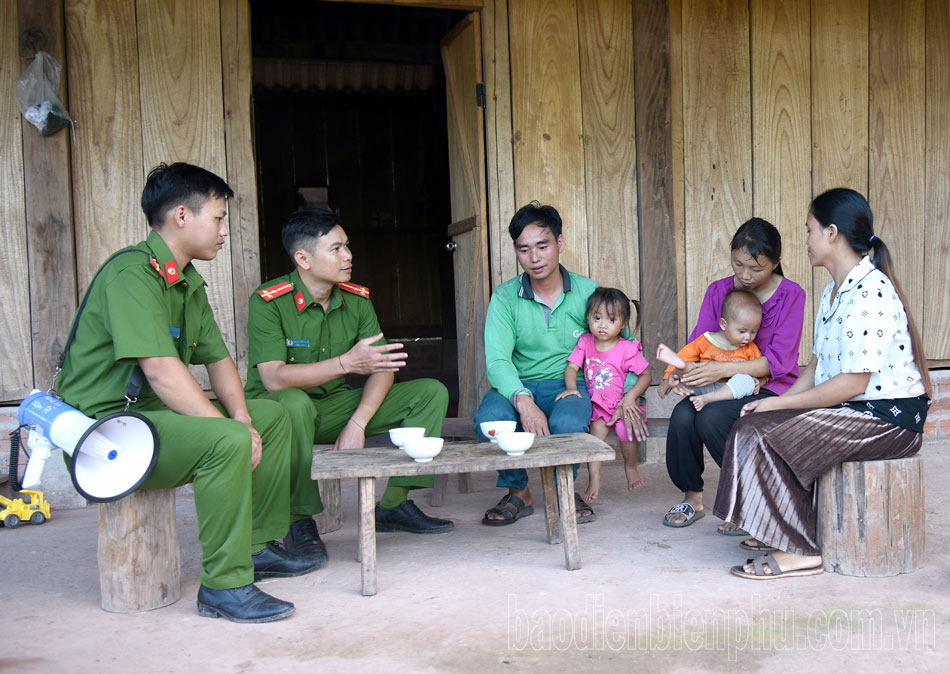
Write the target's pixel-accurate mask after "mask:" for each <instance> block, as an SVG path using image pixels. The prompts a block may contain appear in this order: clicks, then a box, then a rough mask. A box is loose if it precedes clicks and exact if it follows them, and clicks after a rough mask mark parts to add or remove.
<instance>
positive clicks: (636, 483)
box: [623, 463, 643, 491]
mask: <svg viewBox="0 0 950 674" xmlns="http://www.w3.org/2000/svg"><path fill="white" fill-rule="evenodd" d="M623 470H624V472H625V473H626V474H627V491H633V490H634V489H639V488H640V487H642V486H643V478H641V477H640V471H639V470H637V467H636V466H631V465H629V464H626V463H625V464H624V465H623Z"/></svg>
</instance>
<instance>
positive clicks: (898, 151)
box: [867, 0, 926, 316]
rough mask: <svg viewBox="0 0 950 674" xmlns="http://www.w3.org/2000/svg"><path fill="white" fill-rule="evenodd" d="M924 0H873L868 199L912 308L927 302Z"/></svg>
mask: <svg viewBox="0 0 950 674" xmlns="http://www.w3.org/2000/svg"><path fill="white" fill-rule="evenodd" d="M924 16H925V12H924V0H904V1H903V2H890V1H889V0H871V2H870V37H869V42H870V47H871V48H870V51H869V63H868V66H869V68H868V74H869V98H870V106H869V107H870V109H869V112H868V117H869V133H868V140H869V147H868V150H869V152H868V156H869V165H868V181H869V183H868V195H867V196H868V201H869V202H870V204H871V209H872V210H873V211H874V232H875V234H876V235H878V236H880V237H881V240H883V241H884V242H885V243H886V244H887V247H888V249H889V250H890V252H891V255H892V257H893V258H894V268H895V272H896V274H897V277H898V279H899V280H900V283H901V286H902V287H903V289H904V297H905V298H906V301H907V303H908V304H909V306H908V309H909V310H910V312H911V313H912V314H913V315H914V316H922V315H923V313H922V312H923V301H924V291H923V285H924V247H923V246H922V245H921V244H922V243H923V241H924V223H923V220H924V208H925V204H924V187H925V168H924V159H925V152H924V147H925V145H924V142H925V141H924V133H925V130H926V116H925V113H924V103H925V87H924V63H925V59H924V35H925V33H924V29H925V24H924Z"/></svg>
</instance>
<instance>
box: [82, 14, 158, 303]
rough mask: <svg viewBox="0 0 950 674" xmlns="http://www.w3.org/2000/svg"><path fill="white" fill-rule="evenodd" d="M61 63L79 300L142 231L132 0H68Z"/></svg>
mask: <svg viewBox="0 0 950 674" xmlns="http://www.w3.org/2000/svg"><path fill="white" fill-rule="evenodd" d="M66 62H67V70H68V72H69V94H70V98H69V100H70V110H69V112H70V113H71V114H72V116H73V117H74V118H75V119H76V120H77V124H76V140H75V142H74V143H73V153H72V174H73V218H74V227H75V236H76V277H77V283H78V286H79V287H78V292H79V294H80V296H81V295H82V294H83V293H84V292H85V291H86V287H87V285H88V284H89V281H90V280H91V279H92V276H93V274H95V273H96V269H98V267H99V265H100V264H102V263H103V262H104V261H105V259H106V258H107V257H108V256H109V254H110V253H112V252H113V251H115V250H117V249H119V248H122V247H123V246H128V245H130V244H133V243H135V242H137V241H141V240H142V238H143V236H144V235H145V233H146V223H145V218H144V217H143V216H142V209H141V206H140V203H139V202H140V198H141V195H142V187H143V186H144V185H145V175H144V172H143V170H142V118H141V110H142V101H141V96H140V93H139V61H138V44H137V41H136V30H135V2H134V0H66Z"/></svg>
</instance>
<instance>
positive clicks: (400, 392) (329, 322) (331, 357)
mask: <svg viewBox="0 0 950 674" xmlns="http://www.w3.org/2000/svg"><path fill="white" fill-rule="evenodd" d="M281 239H282V242H283V245H284V248H285V250H286V251H287V254H288V255H290V257H291V259H292V260H293V263H294V266H295V270H294V271H293V272H291V273H290V274H288V275H287V276H283V277H280V278H277V279H274V280H272V281H269V282H267V283H265V284H263V285H262V286H261V287H260V288H258V290H257V292H256V293H253V294H252V295H251V298H250V301H249V306H248V325H247V331H248V373H247V385H246V387H245V392H246V393H247V397H248V398H249V399H251V398H262V397H263V398H269V399H271V400H276V401H278V402H280V403H281V404H282V405H283V406H284V407H285V408H286V409H287V411H288V412H289V413H290V418H291V421H292V424H293V449H292V452H291V454H292V456H291V463H292V467H291V476H292V477H291V493H290V501H291V520H292V523H291V526H290V533H289V534H288V535H287V537H286V538H285V539H284V542H285V544H286V545H287V547H288V548H289V549H290V550H291V551H296V552H298V553H302V554H303V553H306V552H307V551H319V552H320V553H322V554H325V550H326V548H325V546H324V545H323V543H322V541H320V537H319V534H318V533H317V527H316V523H315V522H314V520H313V518H312V515H314V514H316V513H319V512H321V511H322V510H323V505H322V503H321V501H320V494H319V491H318V489H317V483H316V482H315V481H313V480H311V479H310V464H311V462H312V458H313V451H312V449H313V443H314V442H317V443H334V446H335V448H336V449H341V450H346V449H353V448H357V447H362V446H363V445H364V443H365V440H366V437H367V436H370V435H375V434H378V433H384V432H386V431H387V430H389V429H390V428H393V427H395V426H400V425H402V426H423V427H425V429H426V435H428V436H435V437H438V436H439V434H440V433H441V431H442V422H443V421H444V419H445V412H446V409H447V408H448V399H449V397H448V391H447V390H446V388H445V386H444V385H443V384H442V383H440V382H438V381H436V380H434V379H416V380H412V381H407V382H400V383H397V384H394V383H393V382H394V373H395V372H397V371H398V370H399V368H401V367H402V366H403V365H405V363H406V354H405V353H403V352H400V351H399V350H400V349H401V348H402V344H387V343H386V341H385V339H383V334H382V330H380V327H379V321H378V320H377V318H376V311H375V310H374V309H373V305H372V302H371V301H370V299H369V290H368V289H366V288H364V287H363V286H358V285H356V284H353V283H350V282H349V281H350V275H351V273H352V269H353V254H352V253H351V252H350V247H349V240H348V239H347V236H346V232H345V231H344V230H343V228H342V227H341V226H340V224H339V218H338V216H337V214H336V213H335V212H333V211H327V210H321V211H318V210H303V211H298V212H296V213H294V214H292V215H291V216H290V217H289V218H288V220H287V222H286V223H285V224H284V227H283V230H282V232H281ZM353 373H355V374H361V375H369V378H368V379H367V381H366V385H365V387H364V388H362V389H353V388H350V387H349V386H348V385H347V384H346V383H345V382H344V376H345V375H346V374H353ZM432 483H433V478H432V476H431V475H428V476H411V477H394V478H390V480H389V483H388V485H387V488H386V491H385V492H384V493H383V495H382V498H381V499H380V501H379V503H378V504H377V506H376V530H377V531H408V532H412V533H443V532H446V531H450V530H451V529H452V528H453V526H454V525H453V523H452V522H451V521H450V520H441V519H436V518H433V517H429V516H427V515H426V514H425V513H423V512H422V511H421V510H420V509H419V508H418V507H417V506H416V505H415V504H414V503H413V501H411V500H407V495H408V492H409V490H410V489H419V488H423V487H431V486H432Z"/></svg>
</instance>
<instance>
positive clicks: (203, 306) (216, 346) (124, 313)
mask: <svg viewBox="0 0 950 674" xmlns="http://www.w3.org/2000/svg"><path fill="white" fill-rule="evenodd" d="M123 250H125V251H143V252H142V253H139V252H128V253H126V252H123V253H122V254H120V255H118V256H117V257H115V258H113V259H112V260H109V261H107V262H106V263H105V264H104V265H103V267H102V268H101V270H100V272H99V274H98V277H97V278H96V279H95V280H94V281H93V283H92V286H91V288H90V292H89V293H88V296H87V299H86V305H85V308H84V309H83V310H82V314H81V315H79V314H78V313H77V317H76V318H74V319H73V321H74V322H75V321H76V320H77V318H78V320H79V323H78V325H77V326H76V336H75V337H74V338H73V342H72V344H71V346H70V348H69V353H68V354H67V357H66V362H65V363H64V364H63V370H62V372H61V373H60V376H59V382H58V387H57V389H58V392H59V394H60V395H61V396H62V397H63V400H65V401H66V402H67V403H69V404H70V405H72V406H73V407H76V408H78V409H79V410H81V411H82V412H83V413H84V414H86V415H88V416H93V417H101V416H104V415H106V414H111V413H112V412H117V411H121V410H122V409H123V408H124V407H125V391H126V386H128V383H129V377H130V376H131V374H132V370H133V368H134V367H135V365H137V364H138V359H139V358H150V357H157V356H171V357H178V358H180V359H181V360H182V362H183V363H185V364H186V365H189V364H191V363H196V364H205V363H216V362H218V361H219V360H223V359H224V358H226V357H227V356H228V349H227V346H225V344H224V340H223V339H222V338H221V331H220V330H219V329H218V325H217V323H215V321H214V314H213V313H212V311H211V306H210V304H208V295H207V293H206V292H205V283H204V279H202V278H201V276H200V275H199V274H198V272H197V270H196V269H195V268H194V267H193V266H192V265H191V264H190V263H189V264H188V266H186V267H185V268H184V269H183V270H180V269H178V267H177V263H176V262H175V258H174V256H172V253H171V251H170V250H169V249H168V246H167V245H165V242H164V241H163V240H162V238H161V237H160V236H159V235H158V233H157V232H155V231H152V233H151V234H149V236H148V238H147V239H146V240H145V241H142V242H140V243H138V244H136V245H134V246H130V247H129V248H125V249H123ZM164 407H165V405H164V404H163V403H162V401H161V400H159V398H158V396H156V395H155V392H154V391H152V389H151V387H150V386H149V385H148V382H147V381H146V382H145V383H144V385H143V386H142V391H141V393H140V394H139V396H138V402H137V403H136V404H134V405H132V406H131V407H130V409H132V410H150V409H163V408H164Z"/></svg>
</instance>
